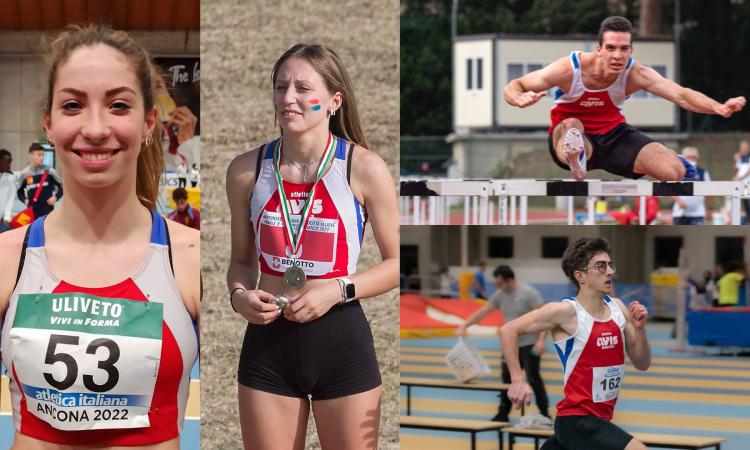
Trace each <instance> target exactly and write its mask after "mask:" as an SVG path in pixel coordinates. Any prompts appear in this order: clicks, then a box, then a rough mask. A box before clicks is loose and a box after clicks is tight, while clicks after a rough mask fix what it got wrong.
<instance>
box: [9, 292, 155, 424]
mask: <svg viewBox="0 0 750 450" xmlns="http://www.w3.org/2000/svg"><path fill="white" fill-rule="evenodd" d="M162 318H163V305H162V304H161V303H151V302H139V301H132V300H123V299H114V298H105V297H97V296H93V295H88V294H80V293H65V294H22V295H20V296H19V297H18V304H17V308H16V314H15V317H14V320H13V326H12V329H11V331H10V339H11V342H12V349H13V354H12V361H13V367H14V369H15V372H16V375H17V377H18V382H19V384H20V388H21V389H22V390H23V393H24V398H25V400H26V409H27V410H28V412H29V413H31V414H33V415H35V416H36V417H38V418H40V419H42V420H44V421H45V422H47V423H49V424H50V425H52V426H53V427H55V428H57V429H60V430H92V429H112V428H139V427H148V426H149V419H148V411H149V408H150V406H151V398H152V397H153V393H154V386H155V384H156V375H157V372H158V369H159V358H160V355H161V343H162Z"/></svg>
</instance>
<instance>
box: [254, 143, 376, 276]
mask: <svg viewBox="0 0 750 450" xmlns="http://www.w3.org/2000/svg"><path fill="white" fill-rule="evenodd" d="M333 138H334V139H335V140H336V150H335V152H336V153H335V155H334V159H333V162H332V163H331V167H330V168H329V169H328V171H327V172H326V173H325V174H324V175H323V177H322V178H321V179H320V183H319V184H318V187H317V188H316V192H315V199H314V201H313V204H312V211H311V213H310V219H309V221H308V223H307V226H306V228H305V231H304V233H303V235H302V238H301V243H300V247H299V249H298V251H297V254H296V255H293V254H292V251H291V249H290V246H289V243H288V242H287V241H286V238H285V236H284V228H283V226H284V225H283V222H282V218H281V211H280V204H279V200H280V199H279V194H278V192H279V190H278V186H277V181H276V177H275V175H274V159H273V155H274V150H275V148H276V146H277V145H279V140H278V139H277V140H275V141H273V142H271V143H269V144H268V145H267V146H266V147H265V148H264V149H263V152H264V153H263V159H262V161H261V167H260V173H259V174H258V179H257V180H256V182H255V187H254V188H253V196H252V199H251V201H250V217H251V219H252V221H253V228H254V230H255V248H256V251H257V253H258V258H259V259H260V269H261V271H262V272H263V273H267V274H270V275H276V276H283V274H284V271H285V270H286V269H288V268H289V267H291V266H292V265H293V264H296V265H298V266H299V267H300V268H301V269H302V270H304V272H305V274H306V275H307V276H308V277H309V278H338V277H343V276H346V275H349V274H353V273H355V272H356V270H357V258H358V257H359V251H360V249H361V247H362V238H363V234H364V229H365V223H366V222H367V213H366V212H365V209H364V208H363V207H362V206H361V205H360V204H359V202H358V201H357V199H356V197H355V196H354V194H353V193H352V190H351V188H350V187H349V183H348V181H347V177H346V175H347V165H346V153H347V152H346V150H347V142H346V141H345V140H343V139H340V138H338V137H335V136H334V137H333ZM283 183H284V191H285V192H286V195H287V199H288V200H289V204H290V206H291V216H292V223H293V224H294V227H295V228H296V227H297V226H298V224H299V219H300V212H301V211H302V208H303V207H304V205H305V201H306V199H307V195H308V193H309V192H310V189H311V188H312V183H306V184H302V183H292V182H289V181H286V180H284V181H283Z"/></svg>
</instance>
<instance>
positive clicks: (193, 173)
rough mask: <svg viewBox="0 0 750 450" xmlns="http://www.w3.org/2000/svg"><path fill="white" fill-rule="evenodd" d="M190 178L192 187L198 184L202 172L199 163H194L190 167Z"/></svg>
mask: <svg viewBox="0 0 750 450" xmlns="http://www.w3.org/2000/svg"><path fill="white" fill-rule="evenodd" d="M188 178H189V179H190V187H196V186H198V182H199V181H200V179H201V173H200V171H199V170H198V164H193V166H192V167H191V168H190V173H189V174H188Z"/></svg>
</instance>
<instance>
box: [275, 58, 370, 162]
mask: <svg viewBox="0 0 750 450" xmlns="http://www.w3.org/2000/svg"><path fill="white" fill-rule="evenodd" d="M290 58H301V59H304V60H305V61H307V62H308V63H310V65H311V66H312V67H313V69H315V71H316V72H317V73H318V74H320V76H321V77H322V78H323V82H324V83H325V85H326V88H327V89H328V92H331V93H336V92H340V93H341V97H342V103H341V107H340V108H339V109H338V111H337V114H336V115H335V116H331V117H330V121H329V125H328V129H329V130H330V131H331V133H333V134H335V135H336V136H339V137H342V138H344V139H346V140H348V141H351V142H354V143H355V144H357V145H359V146H362V147H366V148H369V146H368V145H367V139H365V134H364V132H363V131H362V125H361V123H360V121H359V112H358V111H357V101H356V99H355V98H354V88H353V87H352V80H351V78H350V77H349V73H348V72H347V71H346V67H344V64H343V63H342V62H341V59H339V57H338V55H337V54H336V52H334V51H333V50H331V49H330V48H328V47H324V46H322V45H318V44H296V45H294V46H293V47H292V48H290V49H289V50H287V51H286V52H284V54H283V55H281V57H280V58H279V59H278V60H277V61H276V64H274V65H273V72H272V73H271V82H272V83H273V86H276V77H277V75H278V73H279V68H280V67H281V65H282V64H283V63H284V61H286V60H288V59H290Z"/></svg>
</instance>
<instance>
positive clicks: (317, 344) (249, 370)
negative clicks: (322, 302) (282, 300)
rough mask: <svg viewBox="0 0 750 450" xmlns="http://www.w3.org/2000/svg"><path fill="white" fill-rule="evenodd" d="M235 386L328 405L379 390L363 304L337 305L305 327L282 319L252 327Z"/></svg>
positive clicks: (378, 376)
mask: <svg viewBox="0 0 750 450" xmlns="http://www.w3.org/2000/svg"><path fill="white" fill-rule="evenodd" d="M237 380H238V381H239V383H240V384H241V385H243V386H247V387H249V388H253V389H258V390H260V391H264V392H270V393H272V394H278V395H284V396H286V397H299V398H304V397H307V395H311V396H312V399H313V400H326V399H332V398H338V397H344V396H347V395H352V394H359V393H362V392H366V391H369V390H371V389H374V388H376V387H378V386H380V385H381V379H380V369H379V368H378V361H377V359H376V357H375V346H374V344H373V341H372V332H371V331H370V325H369V324H368V323H367V319H366V318H365V313H364V311H362V306H361V305H360V304H359V301H357V300H355V301H352V302H348V303H345V304H343V305H336V306H334V307H333V308H331V309H330V310H329V311H328V312H327V313H326V314H324V315H323V316H322V317H319V318H318V319H316V320H313V321H311V322H307V323H298V322H292V321H289V320H287V319H285V318H284V316H283V315H281V316H279V318H278V319H276V320H274V321H273V322H271V323H270V324H268V325H253V324H248V326H247V331H245V340H244V342H243V344H242V353H240V366H239V370H238V373H237Z"/></svg>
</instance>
